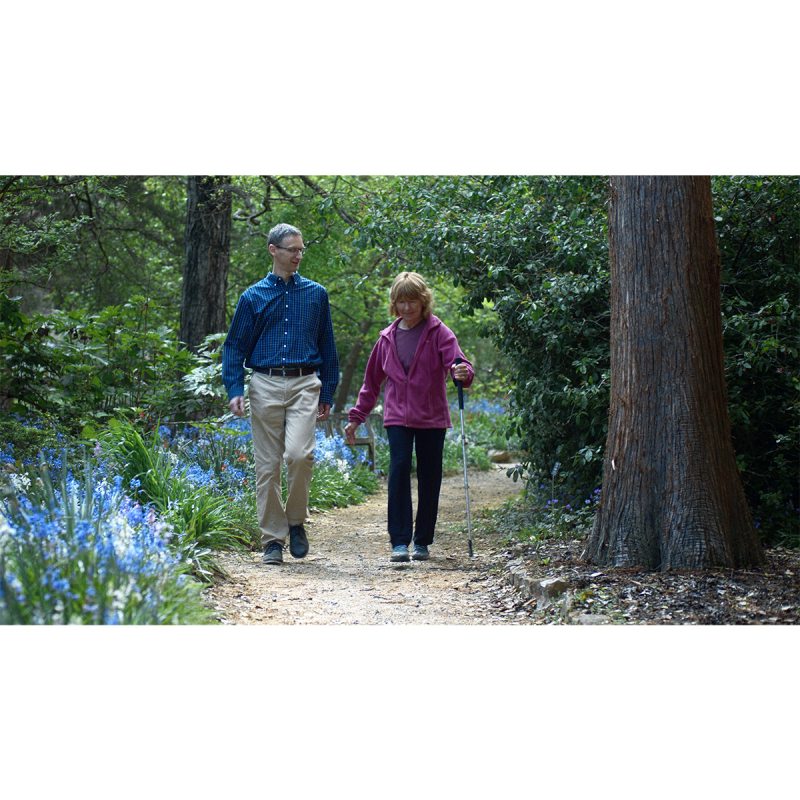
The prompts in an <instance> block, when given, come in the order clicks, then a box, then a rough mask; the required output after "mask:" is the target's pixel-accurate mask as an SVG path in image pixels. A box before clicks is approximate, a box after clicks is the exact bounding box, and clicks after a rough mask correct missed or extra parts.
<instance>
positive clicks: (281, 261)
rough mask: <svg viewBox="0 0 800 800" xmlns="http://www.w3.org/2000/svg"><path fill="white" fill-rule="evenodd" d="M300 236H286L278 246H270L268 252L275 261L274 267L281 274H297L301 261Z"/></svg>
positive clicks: (302, 249)
mask: <svg viewBox="0 0 800 800" xmlns="http://www.w3.org/2000/svg"><path fill="white" fill-rule="evenodd" d="M304 250H305V248H304V246H303V237H302V236H286V237H284V239H283V241H282V242H281V243H280V244H271V245H270V246H269V252H270V254H271V255H272V258H273V259H274V261H275V266H276V267H278V269H279V270H280V271H281V272H286V273H288V274H291V273H294V272H297V268H298V267H299V266H300V262H301V261H302V260H303V252H304Z"/></svg>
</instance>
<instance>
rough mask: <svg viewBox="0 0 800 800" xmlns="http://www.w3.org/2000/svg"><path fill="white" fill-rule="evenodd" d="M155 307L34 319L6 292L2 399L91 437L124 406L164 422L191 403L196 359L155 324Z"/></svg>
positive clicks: (1, 304)
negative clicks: (184, 381) (187, 381)
mask: <svg viewBox="0 0 800 800" xmlns="http://www.w3.org/2000/svg"><path fill="white" fill-rule="evenodd" d="M152 309H153V304H152V302H151V301H149V300H147V299H146V298H143V297H133V298H131V299H130V301H129V302H127V303H125V304H124V305H122V306H109V307H107V308H105V309H103V310H102V311H100V312H99V313H97V314H87V313H86V312H83V311H69V312H64V311H54V312H52V313H51V314H48V315H42V314H36V315H33V316H30V317H29V316H27V315H25V314H23V313H22V312H21V311H20V309H19V304H18V302H16V301H14V300H11V299H10V298H9V297H8V296H7V295H4V294H0V323H2V327H0V385H2V387H3V389H2V392H3V394H2V396H0V402H3V403H4V404H5V405H6V407H7V408H9V409H10V410H12V411H18V412H20V413H27V412H34V413H36V414H44V415H57V416H58V417H59V418H60V419H62V420H64V421H65V422H66V423H68V424H69V425H70V427H71V429H72V430H73V432H78V431H80V430H81V429H82V428H84V427H87V426H88V431H87V433H91V430H92V429H93V428H94V427H95V426H96V425H97V423H98V422H102V421H103V420H104V419H107V418H109V417H111V416H113V415H115V414H118V413H120V410H122V409H125V410H127V413H132V411H133V410H134V409H138V408H140V407H142V406H144V405H147V407H148V410H149V412H150V414H151V415H153V416H156V417H158V416H161V415H167V414H174V413H175V412H176V411H177V412H180V411H181V410H182V408H183V409H185V408H186V407H187V406H190V405H191V403H190V396H189V394H188V393H187V392H186V391H184V390H182V388H181V378H182V376H183V375H184V374H185V373H186V372H187V371H189V370H190V369H191V368H192V367H193V366H194V364H195V363H196V362H195V360H194V357H193V356H192V355H191V354H190V353H189V352H188V351H186V350H184V349H182V348H181V347H180V346H179V343H178V341H177V339H176V338H175V336H174V334H173V333H172V332H171V331H170V330H169V329H168V328H166V327H165V326H164V325H161V324H158V325H152V324H151V311H152Z"/></svg>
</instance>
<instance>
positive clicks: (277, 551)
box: [261, 539, 283, 564]
mask: <svg viewBox="0 0 800 800" xmlns="http://www.w3.org/2000/svg"><path fill="white" fill-rule="evenodd" d="M261 560H262V561H263V562H264V563H265V564H283V545H282V544H281V543H280V542H279V541H278V540H277V539H273V540H272V541H271V542H270V543H269V544H268V545H267V546H266V547H265V548H264V555H263V556H261Z"/></svg>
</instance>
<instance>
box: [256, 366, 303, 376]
mask: <svg viewBox="0 0 800 800" xmlns="http://www.w3.org/2000/svg"><path fill="white" fill-rule="evenodd" d="M317 369H318V367H253V370H254V371H255V372H260V373H261V374H262V375H270V376H272V377H273V378H274V377H280V378H299V377H300V376H301V375H311V374H312V373H314V372H316V371H317Z"/></svg>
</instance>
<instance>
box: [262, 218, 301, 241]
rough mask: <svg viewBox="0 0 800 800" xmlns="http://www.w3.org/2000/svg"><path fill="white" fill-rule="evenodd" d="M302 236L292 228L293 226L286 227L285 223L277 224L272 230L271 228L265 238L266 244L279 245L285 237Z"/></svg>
mask: <svg viewBox="0 0 800 800" xmlns="http://www.w3.org/2000/svg"><path fill="white" fill-rule="evenodd" d="M302 235H303V234H302V233H300V231H299V230H298V229H297V228H295V227H294V225H288V224H287V223H285V222H279V223H278V224H277V225H276V226H275V227H274V228H272V229H271V230H270V232H269V236H268V237H267V244H275V245H278V244H280V243H281V242H282V241H283V240H284V239H285V238H286V237H287V236H302Z"/></svg>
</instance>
